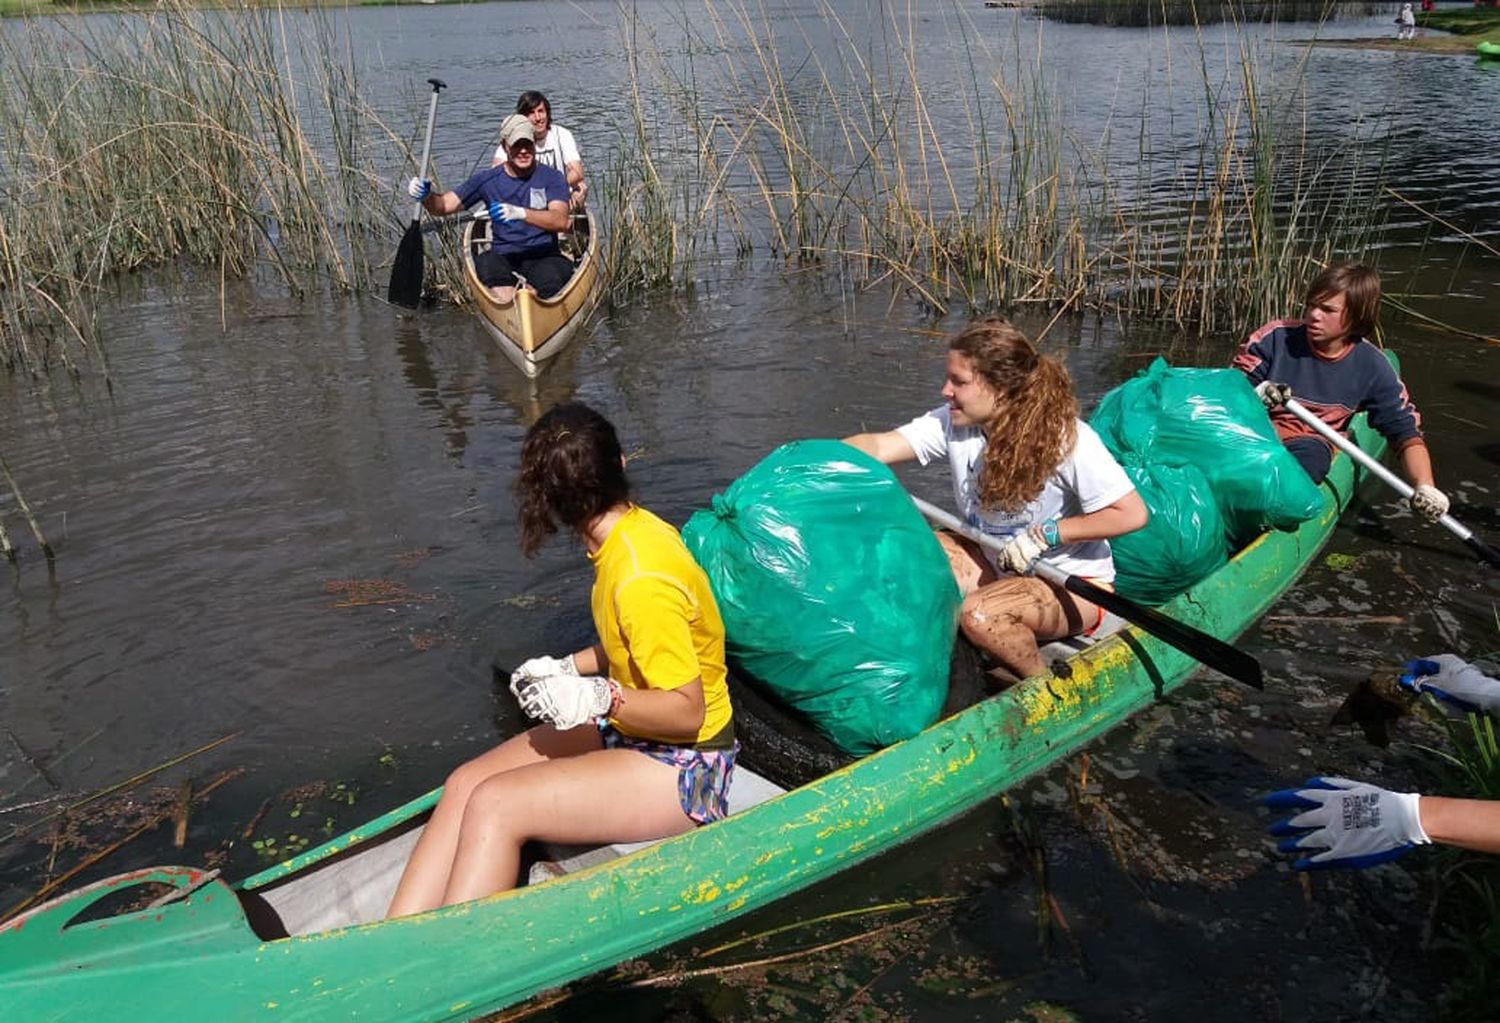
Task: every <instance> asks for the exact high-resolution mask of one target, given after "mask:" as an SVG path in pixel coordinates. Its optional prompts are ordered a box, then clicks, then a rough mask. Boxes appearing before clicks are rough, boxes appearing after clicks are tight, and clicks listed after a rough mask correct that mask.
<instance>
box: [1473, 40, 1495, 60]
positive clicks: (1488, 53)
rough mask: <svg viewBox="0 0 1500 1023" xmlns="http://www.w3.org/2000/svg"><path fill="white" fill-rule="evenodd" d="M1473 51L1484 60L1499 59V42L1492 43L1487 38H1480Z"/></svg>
mask: <svg viewBox="0 0 1500 1023" xmlns="http://www.w3.org/2000/svg"><path fill="white" fill-rule="evenodd" d="M1474 52H1475V53H1477V54H1479V56H1480V57H1481V58H1482V59H1484V60H1500V43H1492V42H1490V41H1489V40H1488V39H1481V40H1480V41H1479V43H1478V44H1477V45H1476V46H1475V47H1474Z"/></svg>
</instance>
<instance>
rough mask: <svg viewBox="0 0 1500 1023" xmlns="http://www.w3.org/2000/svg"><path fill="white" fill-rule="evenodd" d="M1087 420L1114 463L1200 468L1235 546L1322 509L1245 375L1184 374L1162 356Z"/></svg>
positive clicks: (1196, 371)
mask: <svg viewBox="0 0 1500 1023" xmlns="http://www.w3.org/2000/svg"><path fill="white" fill-rule="evenodd" d="M1089 423H1090V425H1091V426H1093V427H1094V429H1095V430H1096V431H1098V433H1099V436H1100V437H1101V438H1102V439H1103V441H1104V445H1105V447H1107V448H1109V450H1110V452H1111V453H1113V454H1114V456H1115V457H1116V458H1123V457H1124V456H1133V458H1132V460H1133V461H1134V462H1135V463H1136V464H1138V465H1168V466H1174V467H1181V466H1185V465H1191V466H1194V467H1196V468H1197V469H1199V470H1200V471H1201V472H1202V473H1203V475H1204V476H1206V477H1207V478H1208V482H1209V486H1211V487H1212V488H1213V492H1214V497H1215V499H1216V500H1217V501H1218V503H1219V511H1220V512H1221V513H1222V515H1223V516H1224V524H1225V527H1226V538H1227V540H1228V542H1229V543H1230V544H1231V545H1232V546H1234V547H1238V546H1239V545H1240V544H1242V543H1243V542H1245V541H1248V540H1249V539H1250V538H1252V537H1253V536H1255V534H1257V533H1259V532H1260V531H1262V530H1264V529H1267V528H1274V529H1290V528H1293V527H1295V526H1297V525H1298V524H1300V523H1303V522H1306V521H1307V520H1308V519H1310V518H1313V517H1314V516H1315V515H1317V514H1318V513H1319V512H1320V511H1322V509H1323V495H1322V494H1320V493H1319V492H1318V487H1317V484H1315V483H1313V481H1312V479H1311V478H1309V477H1308V475H1307V473H1306V472H1304V471H1303V470H1302V467H1301V466H1300V465H1298V464H1297V460H1296V459H1295V458H1293V457H1292V454H1291V452H1289V451H1287V449H1286V448H1284V447H1283V446H1282V444H1281V441H1280V439H1279V438H1277V436H1276V430H1275V428H1274V427H1272V426H1271V419H1270V417H1269V416H1267V415H1266V410H1265V409H1264V408H1263V407H1262V406H1261V403H1260V399H1259V398H1258V397H1256V394H1255V389H1254V388H1253V387H1251V386H1250V383H1249V381H1247V380H1246V379H1245V375H1244V374H1243V373H1241V372H1240V371H1239V370H1236V369H1178V368H1173V367H1171V366H1168V365H1167V363H1166V361H1165V360H1163V359H1161V358H1158V359H1156V360H1155V361H1154V362H1152V363H1151V365H1150V366H1148V367H1147V368H1146V369H1144V370H1142V371H1141V372H1140V373H1138V374H1137V375H1136V376H1135V377H1133V378H1132V379H1130V380H1127V381H1125V382H1124V383H1123V384H1121V385H1120V386H1119V387H1116V388H1115V389H1114V390H1112V391H1110V392H1109V393H1108V394H1106V395H1105V396H1104V398H1103V399H1102V400H1101V401H1100V402H1099V407H1098V408H1097V409H1095V410H1094V415H1093V417H1092V418H1091V419H1090V420H1089Z"/></svg>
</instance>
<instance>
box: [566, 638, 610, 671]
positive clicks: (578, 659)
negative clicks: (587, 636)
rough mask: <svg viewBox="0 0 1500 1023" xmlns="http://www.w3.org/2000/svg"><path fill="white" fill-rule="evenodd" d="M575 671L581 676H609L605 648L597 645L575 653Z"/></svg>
mask: <svg viewBox="0 0 1500 1023" xmlns="http://www.w3.org/2000/svg"><path fill="white" fill-rule="evenodd" d="M573 670H574V671H576V672H578V674H580V675H608V674H609V662H608V661H606V660H605V657H604V647H602V646H600V645H599V644H598V643H595V644H594V645H593V646H586V647H584V648H583V649H582V650H575V651H573Z"/></svg>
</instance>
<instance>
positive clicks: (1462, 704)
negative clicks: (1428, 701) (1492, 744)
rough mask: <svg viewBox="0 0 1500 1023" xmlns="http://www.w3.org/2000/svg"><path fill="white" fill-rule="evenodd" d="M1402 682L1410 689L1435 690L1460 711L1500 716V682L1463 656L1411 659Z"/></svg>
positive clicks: (1451, 655) (1435, 656) (1433, 692)
mask: <svg viewBox="0 0 1500 1023" xmlns="http://www.w3.org/2000/svg"><path fill="white" fill-rule="evenodd" d="M1400 681H1401V684H1402V685H1403V686H1405V687H1406V688H1408V689H1412V690H1415V691H1416V692H1419V693H1431V694H1432V695H1433V696H1435V697H1437V698H1438V699H1439V700H1442V701H1444V702H1445V703H1449V704H1452V705H1453V706H1455V707H1457V708H1458V709H1459V710H1464V711H1471V710H1472V711H1478V712H1479V713H1481V714H1490V715H1493V716H1496V717H1500V681H1496V680H1495V679H1492V678H1490V677H1489V676H1488V675H1485V674H1484V673H1483V672H1481V671H1480V670H1479V669H1478V668H1476V667H1474V665H1472V664H1470V663H1469V662H1468V661H1466V660H1464V659H1463V658H1462V657H1455V656H1454V655H1453V654H1433V655H1432V656H1431V657H1424V658H1422V659H1421V660H1417V661H1411V662H1409V663H1408V664H1407V665H1406V667H1405V668H1403V669H1402V672H1401V679H1400Z"/></svg>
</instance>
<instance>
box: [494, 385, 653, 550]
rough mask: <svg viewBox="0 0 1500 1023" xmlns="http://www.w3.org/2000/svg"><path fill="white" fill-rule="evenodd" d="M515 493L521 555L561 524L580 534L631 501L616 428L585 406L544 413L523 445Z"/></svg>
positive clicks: (567, 406)
mask: <svg viewBox="0 0 1500 1023" xmlns="http://www.w3.org/2000/svg"><path fill="white" fill-rule="evenodd" d="M515 495H516V505H517V507H518V509H519V526H520V530H521V552H522V553H523V554H525V555H526V556H527V557H528V558H529V557H532V556H533V555H535V554H536V552H537V551H539V550H541V547H542V544H543V543H544V542H546V539H547V537H549V536H551V535H552V534H553V533H556V532H557V530H558V527H559V526H565V527H567V528H568V529H571V530H573V531H574V532H581V531H582V530H583V528H584V527H585V526H587V525H588V524H589V523H590V522H592V521H593V520H594V519H596V518H598V517H599V516H600V515H603V514H604V513H605V512H607V511H609V510H610V509H611V508H613V507H615V506H616V505H618V504H623V503H626V502H628V501H629V500H630V481H629V480H627V479H626V478H625V466H624V465H623V464H622V462H621V460H620V438H619V437H618V436H617V435H616V434H615V428H614V427H613V426H612V425H610V422H609V420H608V419H605V418H604V417H603V416H602V415H600V414H599V413H598V412H595V411H594V410H593V409H591V408H589V407H588V406H587V405H585V404H583V403H582V402H569V403H567V404H563V405H558V406H556V407H554V408H552V409H550V410H548V411H547V412H544V413H543V414H542V417H541V418H540V419H538V420H537V421H536V423H535V424H534V425H533V426H532V427H531V429H529V430H527V431H526V439H525V440H524V441H522V442H521V468H520V471H519V472H518V473H517V474H516V486H515Z"/></svg>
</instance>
